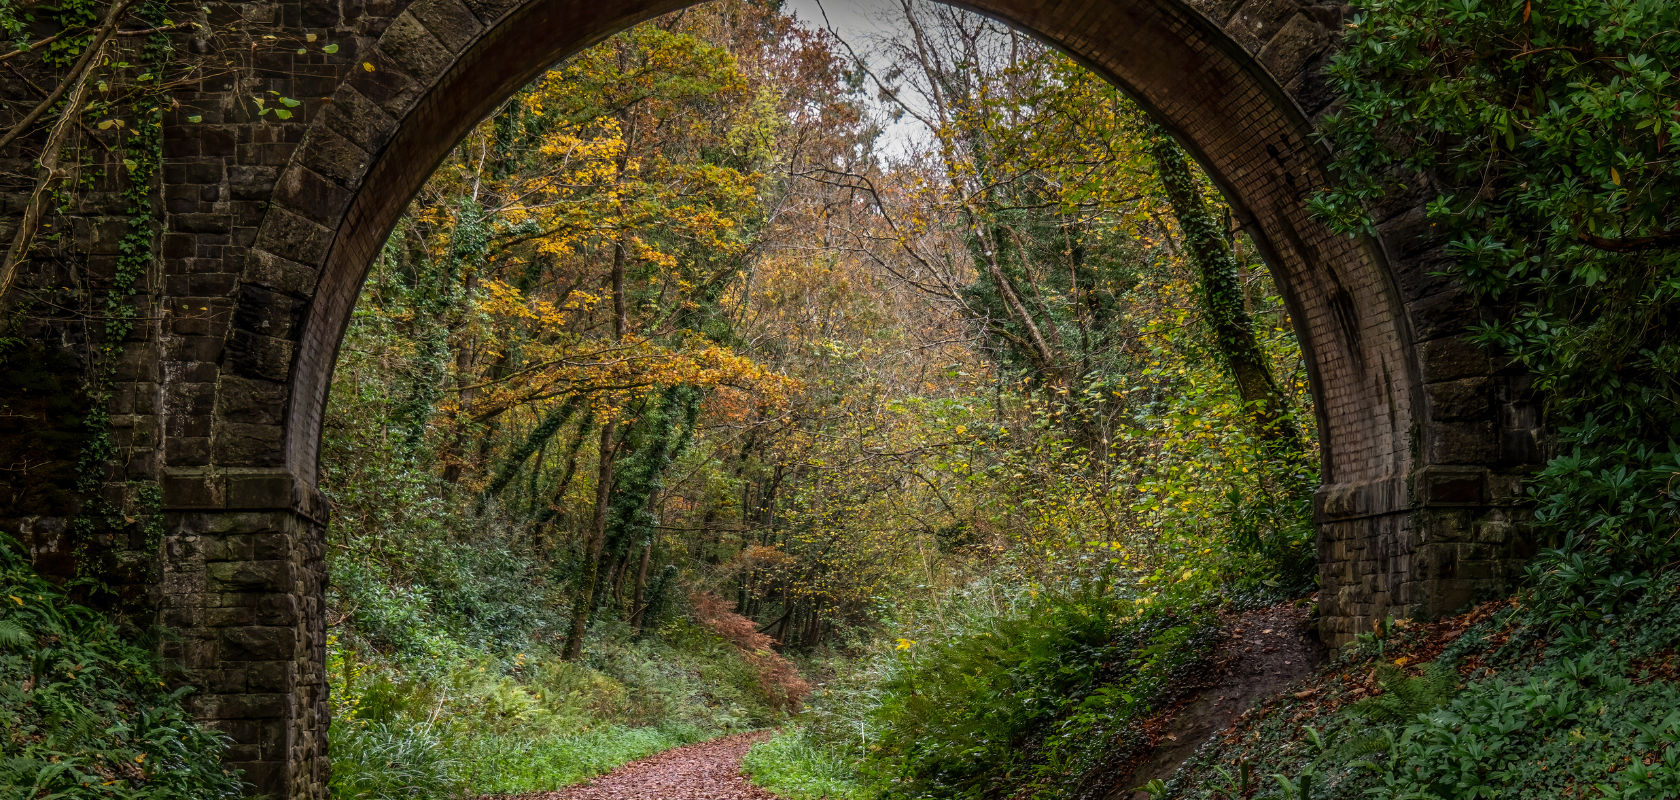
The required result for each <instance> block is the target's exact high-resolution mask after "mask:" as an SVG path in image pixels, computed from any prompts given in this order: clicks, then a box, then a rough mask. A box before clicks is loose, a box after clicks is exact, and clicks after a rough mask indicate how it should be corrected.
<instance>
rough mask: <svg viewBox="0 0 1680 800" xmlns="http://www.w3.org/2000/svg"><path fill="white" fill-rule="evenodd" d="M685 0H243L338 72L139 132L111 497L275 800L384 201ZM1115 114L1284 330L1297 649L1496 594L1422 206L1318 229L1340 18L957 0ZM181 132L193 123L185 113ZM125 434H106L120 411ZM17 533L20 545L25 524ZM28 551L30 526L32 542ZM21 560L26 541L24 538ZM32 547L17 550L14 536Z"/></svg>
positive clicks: (1461, 305) (262, 82)
mask: <svg viewBox="0 0 1680 800" xmlns="http://www.w3.org/2000/svg"><path fill="white" fill-rule="evenodd" d="M692 2H693V0H625V1H624V2H601V0H593V1H592V0H412V2H409V0H301V2H291V1H290V0H283V1H279V2H269V0H257V2H254V3H251V4H248V11H247V15H246V19H247V20H250V19H252V17H253V15H254V16H255V18H256V21H257V22H258V23H261V22H262V21H263V19H265V16H264V15H267V16H266V19H267V20H268V22H269V23H270V24H272V26H274V27H276V28H283V29H285V30H286V31H288V32H292V33H297V34H300V35H301V34H302V33H305V32H308V33H317V34H322V35H325V36H326V37H328V38H329V39H331V40H332V41H335V42H339V43H340V49H339V50H338V51H337V52H336V53H335V54H330V55H329V54H325V53H321V52H311V53H310V54H307V55H298V56H293V55H290V54H278V55H273V56H262V57H259V58H258V59H257V63H256V65H255V66H256V69H257V72H256V75H257V79H256V80H257V85H256V86H255V92H261V91H268V90H273V91H276V92H279V93H281V94H284V95H287V96H291V97H298V98H303V99H304V103H303V105H302V106H300V107H299V108H298V109H297V110H296V117H295V119H294V120H292V121H291V122H287V123H283V124H282V123H276V122H274V121H272V120H270V119H264V118H259V117H256V116H253V115H252V113H251V112H250V110H249V109H248V103H247V102H246V101H245V99H244V97H245V96H246V95H248V94H251V93H255V92H253V87H251V86H241V87H239V88H237V89H236V88H235V87H234V86H232V85H222V86H217V85H214V84H215V83H216V81H215V80H213V79H208V78H207V79H206V80H205V81H204V84H205V85H202V86H199V87H196V88H195V89H192V90H184V91H182V92H181V93H180V94H179V95H178V97H177V99H178V100H179V101H180V102H181V104H182V107H181V109H180V110H178V111H176V112H173V113H172V114H171V115H170V119H169V120H168V122H167V124H166V127H165V155H166V161H165V187H164V195H165V201H166V203H167V205H168V210H169V220H168V223H169V230H168V233H166V234H165V236H164V239H163V255H164V262H163V272H164V285H163V287H162V289H163V294H164V296H165V298H166V304H165V305H166V307H167V308H170V309H175V308H190V307H198V308H203V309H211V311H210V313H209V314H207V315H192V314H181V315H172V316H170V317H167V318H166V319H164V320H163V321H161V323H159V324H158V325H157V326H155V327H154V328H152V329H151V330H150V332H149V333H148V334H147V338H146V340H145V342H144V343H143V345H142V346H134V347H131V351H132V352H131V353H130V354H129V355H128V356H125V366H124V371H123V373H122V374H120V375H119V379H121V380H124V381H128V382H130V384H131V386H132V387H133V388H134V391H133V392H132V393H131V394H132V396H133V397H134V398H138V399H133V400H130V401H127V402H129V403H130V405H131V408H129V410H128V411H120V410H119V412H118V413H120V414H123V415H124V416H123V420H124V423H123V424H127V425H130V426H132V427H135V428H137V429H144V428H146V426H150V429H151V430H154V431H155V432H156V440H155V442H154V444H153V445H151V446H149V447H144V448H138V447H137V448H136V450H135V452H136V456H135V458H136V461H135V462H131V465H130V467H129V472H130V473H131V474H136V473H138V474H149V475H155V476H156V477H157V479H158V480H159V481H160V482H161V483H162V485H163V487H164V502H165V509H166V511H167V512H168V513H169V527H170V530H169V533H168V535H167V537H166V540H165V543H164V550H163V557H162V559H161V570H162V572H161V576H160V577H158V578H155V579H146V580H148V581H149V584H148V585H149V587H150V590H151V597H152V598H153V600H154V602H155V606H156V608H157V609H158V612H159V622H161V623H163V624H165V625H168V626H170V627H172V628H174V629H176V630H177V631H179V632H180V633H181V634H182V641H181V642H180V643H179V644H178V645H174V646H173V650H172V652H171V654H172V655H174V656H176V657H177V658H179V659H180V660H181V661H183V662H184V663H185V664H186V666H187V667H188V668H189V669H190V670H192V671H193V676H192V680H193V681H194V682H195V684H196V685H198V686H200V687H202V689H203V691H202V692H201V693H200V694H198V695H195V696H194V697H195V700H194V702H195V703H196V704H197V705H196V711H197V713H198V714H199V716H200V717H202V718H203V719H206V720H210V721H213V722H215V723H216V724H217V725H219V726H220V727H222V728H223V729H224V730H226V731H227V732H228V733H229V734H230V735H232V736H233V738H234V740H235V742H236V744H235V746H234V749H233V751H232V753H231V755H230V761H231V762H232V763H233V764H234V765H235V766H238V767H240V768H242V769H245V770H246V771H247V774H248V776H249V779H250V780H252V781H253V782H254V783H255V784H256V785H257V787H258V789H259V791H261V792H266V793H268V794H270V795H271V796H285V797H292V798H317V797H323V796H324V792H325V789H324V786H325V778H326V769H327V762H326V758H325V756H326V742H325V731H326V726H327V719H326V713H327V711H326V696H325V682H324V676H323V661H324V653H325V651H324V648H325V641H324V633H325V631H324V618H323V609H322V591H323V587H324V585H325V571H324V568H323V566H322V563H323V562H322V548H323V539H324V536H323V532H324V526H325V525H326V524H327V519H326V512H325V510H324V506H323V504H322V502H321V501H320V500H319V498H318V496H317V493H316V490H315V481H316V475H317V459H318V454H319V443H320V432H321V431H320V427H321V422H322V413H323V411H324V407H325V402H326V396H327V390H328V386H329V384H330V379H331V373H332V368H333V362H334V360H335V356H336V352H337V348H338V344H339V340H340V338H341V337H342V335H343V332H344V328H345V326H346V323H347V321H348V319H349V314H350V311H351V308H352V306H353V304H354V302H355V299H356V295H357V292H358V291H359V288H360V285H361V282H362V279H363V277H364V276H365V274H366V271H367V269H368V266H369V264H370V263H371V261H372V259H373V257H374V256H375V255H376V253H377V251H378V248H379V247H380V246H381V245H382V243H383V242H384V240H385V238H386V235H387V234H388V232H389V231H390V229H391V227H392V226H393V225H394V223H395V221H396V219H397V217H398V215H399V214H400V213H401V212H402V210H403V208H404V207H405V206H406V205H407V203H408V201H409V198H410V197H412V196H413V194H414V193H415V192H416V191H417V190H418V189H419V187H420V186H421V185H422V183H423V182H424V181H425V180H426V178H427V177H428V176H429V175H430V174H431V172H432V170H433V169H434V167H435V166H436V165H437V164H438V163H439V161H440V160H441V159H442V158H443V157H444V156H445V155H446V154H447V153H448V152H449V151H450V149H451V148H452V147H453V146H454V145H455V143H456V142H457V141H459V140H460V139H461V138H462V137H463V136H464V135H465V134H466V133H467V131H468V130H469V129H470V127H471V126H472V125H474V124H476V123H477V122H478V121H479V120H481V119H483V118H484V117H485V116H486V115H487V114H488V113H490V112H491V111H492V110H493V108H494V107H495V106H496V105H497V104H499V103H500V102H501V100H503V99H504V98H506V97H507V96H508V95H510V94H511V93H513V92H514V91H516V90H517V89H519V88H520V87H521V86H524V85H525V84H526V83H528V82H529V81H530V80H531V79H532V78H534V77H535V76H536V75H538V74H539V73H540V72H542V71H543V70H545V69H547V68H549V67H550V66H551V65H553V64H554V63H556V62H557V61H559V60H560V59H562V58H564V57H565V56H567V55H570V54H572V53H575V52H577V51H579V50H581V49H582V48H584V47H586V46H588V45H590V44H593V43H595V42H598V41H600V40H602V39H604V38H606V37H607V36H609V35H611V34H612V33H614V32H616V31H618V30H621V29H623V28H625V27H627V26H630V25H632V24H634V23H637V22H640V21H643V20H646V19H650V18H652V17H654V16H657V15H659V14H661V13H665V12H668V11H672V10H675V9H678V8H680V7H683V6H685V5H689V4H691V3H692ZM963 5H966V6H967V7H969V8H972V9H974V10H976V11H980V12H982V13H986V14H989V15H991V16H994V17H997V18H999V19H1002V20H1004V21H1007V22H1009V23H1011V24H1014V25H1016V26H1019V27H1021V28H1024V29H1026V30H1028V31H1031V32H1033V33H1034V34H1036V35H1037V36H1040V37H1042V38H1043V39H1045V40H1046V41H1048V42H1050V43H1052V44H1054V45H1056V46H1057V47H1060V48H1062V49H1063V50H1065V51H1066V52H1068V53H1070V54H1072V55H1073V56H1074V57H1076V58H1078V59H1080V60H1081V61H1083V62H1084V63H1086V64H1087V65H1089V66H1091V67H1092V68H1093V69H1095V70H1097V71H1098V72H1099V73H1101V74H1103V75H1105V76H1107V77H1108V78H1109V79H1110V80H1112V81H1113V82H1115V83H1116V84H1117V85H1119V86H1121V87H1122V88H1123V89H1125V90H1127V91H1128V92H1129V93H1130V94H1132V96H1133V97H1135V98H1136V99H1137V100H1138V101H1139V102H1140V103H1141V104H1142V105H1143V106H1144V107H1145V108H1147V109H1148V110H1150V112H1151V113H1152V114H1154V115H1155V116H1156V117H1157V119H1158V120H1160V121H1161V122H1162V123H1163V124H1165V125H1166V126H1167V127H1168V128H1169V129H1170V130H1172V131H1174V132H1175V133H1176V135H1178V136H1179V137H1180V139H1181V141H1182V142H1184V144H1185V145H1186V147H1187V148H1188V149H1189V150H1190V151H1191V152H1192V153H1193V154H1194V155H1195V156H1196V158H1197V159H1198V160H1199V161H1200V162H1201V163H1202V164H1203V165H1204V167H1206V168H1207V170H1208V172H1209V173H1210V174H1211V175H1213V176H1214V177H1215V179H1216V180H1217V181H1218V182H1219V183H1220V184H1221V187H1222V189H1223V190H1224V192H1225V194H1226V196H1227V198H1229V199H1230V200H1231V202H1232V204H1233V207H1234V209H1235V211H1236V213H1237V215H1238V217H1239V220H1240V222H1241V223H1242V224H1243V225H1245V226H1246V227H1247V228H1248V230H1249V231H1250V232H1251V234H1252V235H1253V238H1254V240H1255V241H1256V242H1257V243H1258V244H1259V245H1260V246H1261V248H1262V250H1263V252H1264V254H1265V256H1266V258H1267V261H1268V262H1269V264H1270V266H1271V268H1272V270H1273V272H1274V275H1275V276H1276V278H1277V280H1278V284H1279V286H1280V287H1281V288H1283V290H1284V291H1285V293H1286V295H1287V297H1288V300H1289V303H1290V311H1291V314H1292V316H1293V317H1294V319H1295V322H1296V325H1297V328H1298V330H1299V332H1300V334H1301V340H1302V344H1303V347H1304V350H1305V351H1306V353H1307V356H1308V361H1309V369H1310V370H1311V373H1312V376H1313V382H1314V386H1315V393H1316V396H1317V400H1318V402H1317V410H1318V415H1319V428H1320V432H1321V440H1322V442H1323V447H1324V470H1323V479H1324V485H1323V487H1322V488H1321V489H1320V490H1319V492H1318V495H1317V501H1316V509H1315V510H1316V517H1317V523H1318V526H1319V531H1320V536H1319V552H1320V561H1321V577H1322V579H1323V590H1322V595H1321V608H1322V610H1323V630H1324V631H1325V633H1326V636H1327V638H1329V639H1331V640H1332V641H1337V642H1340V641H1345V640H1346V639H1348V638H1350V637H1351V635H1352V633H1353V632H1355V631H1358V630H1363V629H1365V628H1366V626H1367V625H1368V624H1369V622H1370V620H1371V619H1373V618H1381V617H1382V616H1384V615H1387V614H1390V613H1395V614H1399V615H1408V614H1411V613H1414V612H1424V613H1427V612H1430V611H1441V610H1447V609H1450V608H1452V607H1455V606H1457V605H1459V604H1461V603H1462V602H1463V601H1465V600H1468V599H1470V596H1471V595H1472V594H1473V593H1474V592H1476V591H1478V590H1479V589H1481V588H1484V587H1488V586H1496V585H1498V584H1499V582H1500V581H1501V580H1502V579H1503V578H1504V576H1505V571H1506V565H1507V564H1508V563H1510V556H1511V555H1512V552H1511V550H1512V547H1513V546H1515V545H1516V544H1517V543H1518V537H1516V536H1515V535H1514V534H1512V533H1511V525H1510V523H1509V522H1508V521H1507V520H1506V518H1505V513H1506V512H1505V511H1504V510H1503V507H1504V505H1506V504H1508V502H1509V499H1510V498H1511V497H1512V496H1513V495H1514V493H1515V486H1516V478H1514V477H1512V475H1513V474H1514V471H1513V469H1512V467H1513V466H1521V465H1522V464H1526V463H1530V462H1532V461H1533V460H1534V456H1535V453H1534V451H1533V444H1532V441H1533V428H1534V423H1533V419H1532V416H1533V415H1532V412H1531V411H1530V410H1529V409H1528V406H1527V405H1526V402H1525V400H1524V399H1523V397H1522V396H1521V395H1520V393H1517V392H1516V390H1515V388H1514V384H1513V383H1512V382H1511V381H1510V380H1507V379H1505V378H1503V377H1501V376H1499V375H1497V374H1496V373H1495V372H1494V370H1493V368H1492V365H1491V364H1490V363H1489V361H1488V359H1487V357H1486V356H1485V355H1483V354H1481V352H1480V351H1479V350H1477V349H1476V348H1475V347H1473V346H1471V345H1469V344H1467V343H1466V342H1464V341H1463V340H1462V339H1461V338H1459V334H1460V333H1461V331H1462V329H1463V327H1464V325H1465V324H1466V323H1467V322H1469V321H1471V320H1473V319H1474V318H1475V316H1476V314H1477V313H1478V310H1477V309H1476V308H1474V307H1473V306H1472V305H1471V304H1470V303H1469V302H1468V301H1467V300H1466V299H1465V298H1464V296H1463V295H1462V294H1460V293H1459V292H1457V291H1456V290H1454V289H1453V287H1452V286H1450V285H1448V284H1446V283H1445V282H1443V281H1442V280H1440V279H1438V278H1433V277H1430V276H1431V273H1432V272H1433V271H1434V270H1435V264H1436V263H1438V261H1439V260H1440V258H1441V256H1440V254H1439V252H1438V251H1437V250H1435V249H1432V247H1431V245H1430V244H1429V242H1428V241H1427V239H1426V237H1424V236H1422V235H1421V233H1420V231H1422V230H1426V224H1425V223H1423V222H1422V221H1421V219H1422V217H1421V211H1420V209H1417V208H1412V207H1406V206H1400V207H1396V208H1394V209H1388V210H1386V211H1385V212H1384V222H1383V225H1382V233H1381V235H1380V236H1379V237H1377V238H1367V239H1350V238H1346V237H1340V236H1336V235H1333V234H1331V233H1330V232H1329V231H1328V230H1327V229H1325V228H1324V227H1323V226H1322V225H1320V224H1319V223H1318V222H1316V221H1315V220H1314V219H1313V218H1312V217H1311V216H1310V215H1309V214H1308V213H1307V211H1306V208H1305V201H1306V199H1307V198H1308V196H1309V195H1310V193H1311V192H1312V191H1313V189H1314V188H1315V187H1318V186H1321V185H1323V184H1324V182H1325V181H1326V173H1325V168H1324V154H1323V152H1322V151H1321V149H1319V148H1318V147H1317V146H1316V145H1314V144H1313V142H1312V138H1311V133H1312V120H1313V118H1314V116H1315V115H1317V114H1321V113H1322V112H1323V111H1324V110H1325V109H1326V108H1327V107H1329V106H1330V105H1331V104H1332V103H1333V101H1334V98H1333V97H1332V96H1331V95H1330V93H1329V92H1328V91H1327V90H1326V88H1325V85H1324V83H1323V81H1322V79H1321V78H1320V70H1321V68H1322V66H1323V63H1324V61H1325V59H1326V58H1327V56H1328V54H1329V53H1330V52H1331V50H1332V48H1333V47H1334V43H1335V40H1336V31H1337V30H1338V29H1339V27H1340V26H1341V24H1342V19H1343V15H1344V13H1345V7H1344V6H1341V5H1339V4H1337V3H1334V2H1321V1H1320V0H968V2H965V3H963ZM189 114H190V115H194V116H196V117H197V118H198V121H197V122H190V121H189V120H188V115H189ZM131 412H132V413H131ZM30 524H33V523H30ZM26 534H27V532H26ZM26 538H28V536H27V535H26ZM37 538H39V537H37Z"/></svg>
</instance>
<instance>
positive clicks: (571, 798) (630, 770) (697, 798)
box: [486, 731, 779, 800]
mask: <svg viewBox="0 0 1680 800" xmlns="http://www.w3.org/2000/svg"><path fill="white" fill-rule="evenodd" d="M766 738H769V734H768V733H764V732H762V731H760V732H757V733H740V734H736V735H734V736H725V737H723V738H721V739H713V740H711V741H709V742H701V743H699V744H691V745H686V746H683V747H677V748H673V749H671V750H666V751H665V752H663V753H660V754H658V755H654V756H649V757H648V758H644V759H642V760H641V761H632V762H630V763H629V764H625V765H624V766H622V767H619V768H618V769H615V770H613V771H612V772H609V773H607V774H605V775H602V776H601V777H599V778H596V779H595V780H593V781H590V782H588V783H584V784H579V785H577V786H568V787H566V788H564V789H561V790H560V791H557V792H542V793H539V794H526V795H520V796H518V797H515V798H506V800H779V798H777V797H776V795H773V794H771V793H769V792H766V791H764V790H763V789H760V788H758V787H757V786H754V785H752V783H751V782H749V781H748V780H747V778H746V776H744V775H742V774H741V758H742V757H743V756H745V755H746V754H747V751H748V750H750V749H752V746H753V745H754V744H756V743H758V742H761V741H763V740H765V739H766ZM486 800H488V799H486Z"/></svg>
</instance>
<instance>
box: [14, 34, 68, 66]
mask: <svg viewBox="0 0 1680 800" xmlns="http://www.w3.org/2000/svg"><path fill="white" fill-rule="evenodd" d="M68 33H70V32H69V31H59V32H58V33H55V34H53V35H51V36H48V37H47V38H45V39H42V40H41V41H39V42H35V43H33V44H29V45H26V46H24V47H19V48H18V49H16V50H13V51H12V52H10V53H7V54H5V55H3V56H0V61H8V60H10V59H13V58H16V57H18V56H21V55H27V54H29V53H33V52H35V51H36V50H39V49H41V48H43V47H46V46H47V45H49V44H52V43H53V42H56V41H58V40H59V39H62V38H64V37H65V35H66V34H68Z"/></svg>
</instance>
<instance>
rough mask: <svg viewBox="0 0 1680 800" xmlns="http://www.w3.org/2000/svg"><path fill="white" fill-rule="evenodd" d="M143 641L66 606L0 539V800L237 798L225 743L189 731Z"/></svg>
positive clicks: (196, 729) (179, 693)
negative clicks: (224, 760) (227, 766)
mask: <svg viewBox="0 0 1680 800" xmlns="http://www.w3.org/2000/svg"><path fill="white" fill-rule="evenodd" d="M145 639H146V637H144V636H141V635H139V634H138V632H136V631H134V630H132V629H127V628H124V627H122V626H119V625H118V624H116V623H115V622H112V621H111V620H110V619H109V618H108V617H106V616H105V615H104V614H101V613H99V612H97V611H94V610H93V609H90V608H87V607H85V606H82V605H78V604H76V603H74V602H71V601H70V600H69V599H68V598H67V597H66V596H65V594H64V592H63V590H61V589H60V588H59V587H56V586H54V585H53V584H52V583H50V582H48V581H47V580H45V579H44V578H42V577H40V576H39V575H37V574H36V573H35V571H34V569H33V568H31V566H30V565H29V563H28V562H27V560H26V559H25V556H24V553H23V548H22V547H21V545H19V544H18V543H17V542H16V541H15V540H13V539H11V538H10V537H6V536H0V796H4V797H28V798H53V800H60V799H61V798H62V800H78V799H80V798H101V799H102V800H104V799H106V798H122V799H123V800H212V799H213V798H224V797H225V798H232V797H240V796H241V782H240V780H239V775H238V773H237V772H232V771H228V770H225V769H224V768H223V767H222V764H221V759H222V755H223V752H224V751H225V750H226V747H227V745H226V741H227V740H226V737H224V736H223V735H222V734H220V733H217V732H215V731H211V730H208V729H205V728H203V727H200V726H198V725H197V724H194V723H193V722H192V721H191V720H190V718H189V716H188V714H187V712H186V711H185V710H184V709H183V707H182V701H183V699H184V698H185V697H186V695H187V694H189V693H190V692H191V691H192V690H191V688H190V687H182V688H180V689H176V690H173V691H171V690H169V689H168V688H167V685H168V680H167V675H166V672H165V665H164V664H163V663H162V662H161V661H160V659H159V658H158V657H157V655H156V654H155V652H154V651H153V649H152V648H150V647H148V646H147V644H148V643H147V642H146V641H145Z"/></svg>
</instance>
